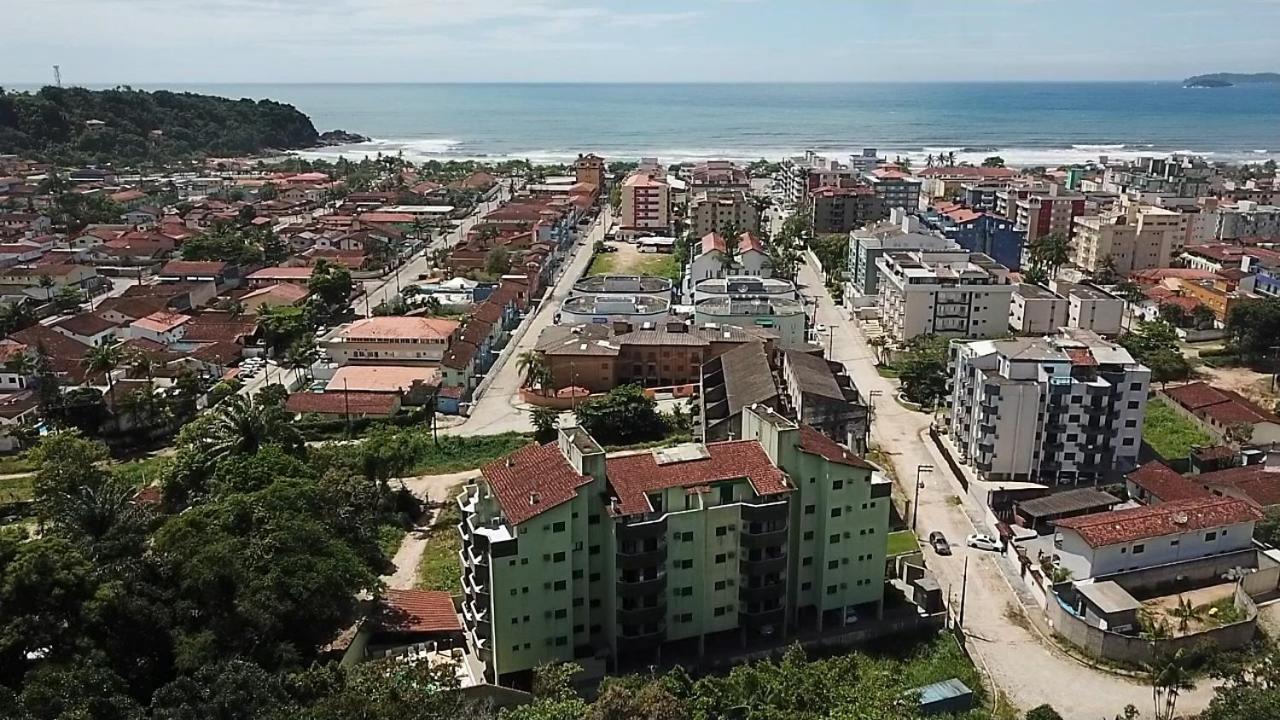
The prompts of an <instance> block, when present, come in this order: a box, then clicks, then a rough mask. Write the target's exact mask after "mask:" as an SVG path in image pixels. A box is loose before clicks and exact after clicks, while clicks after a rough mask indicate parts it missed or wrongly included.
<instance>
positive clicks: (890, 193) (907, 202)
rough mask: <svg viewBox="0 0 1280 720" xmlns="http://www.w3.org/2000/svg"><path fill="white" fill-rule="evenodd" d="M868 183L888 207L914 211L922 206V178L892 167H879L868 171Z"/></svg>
mask: <svg viewBox="0 0 1280 720" xmlns="http://www.w3.org/2000/svg"><path fill="white" fill-rule="evenodd" d="M864 177H865V179H866V181H867V184H869V185H870V186H871V190H872V192H874V193H875V195H876V197H878V198H880V200H881V201H883V202H884V206H885V208H887V209H890V210H891V209H893V208H903V209H905V210H907V211H908V212H914V211H915V210H917V209H919V207H920V186H921V184H922V183H921V180H920V178H917V177H913V176H911V175H908V174H907V173H905V172H903V171H901V170H899V169H897V168H892V167H886V168H878V169H876V170H872V171H871V172H869V173H867V174H866V175H865V176H864Z"/></svg>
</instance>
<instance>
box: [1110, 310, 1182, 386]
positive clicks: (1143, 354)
mask: <svg viewBox="0 0 1280 720" xmlns="http://www.w3.org/2000/svg"><path fill="white" fill-rule="evenodd" d="M1118 342H1119V344H1120V346H1121V347H1123V348H1124V349H1125V350H1128V351H1129V353H1130V354H1131V355H1133V357H1134V359H1135V360H1137V361H1138V362H1140V363H1142V364H1144V365H1146V366H1148V367H1150V368H1151V369H1152V372H1153V374H1154V379H1155V380H1157V381H1158V382H1167V381H1169V380H1178V379H1181V378H1184V377H1186V376H1187V375H1188V374H1189V373H1190V365H1189V364H1188V363H1187V361H1186V359H1185V358H1183V357H1182V350H1181V349H1180V348H1179V346H1178V331H1177V330H1175V329H1174V327H1173V326H1172V325H1170V324H1169V323H1167V322H1164V321H1163V320H1154V321H1150V322H1146V321H1144V322H1140V323H1138V325H1137V327H1135V328H1132V329H1130V330H1129V332H1127V333H1125V334H1124V335H1121V336H1120V339H1119V340H1118ZM1180 358H1181V359H1180Z"/></svg>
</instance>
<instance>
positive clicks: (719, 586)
mask: <svg viewBox="0 0 1280 720" xmlns="http://www.w3.org/2000/svg"><path fill="white" fill-rule="evenodd" d="M715 588H716V590H723V589H724V581H723V580H717V581H716V585H715Z"/></svg>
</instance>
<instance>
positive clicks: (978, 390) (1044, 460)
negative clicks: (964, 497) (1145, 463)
mask: <svg viewBox="0 0 1280 720" xmlns="http://www.w3.org/2000/svg"><path fill="white" fill-rule="evenodd" d="M951 366H952V368H953V374H952V385H951V387H952V395H951V413H950V418H949V422H950V436H951V438H952V440H953V441H954V442H955V444H956V447H957V448H958V449H959V452H960V459H961V461H963V462H966V463H968V464H970V465H972V466H973V467H974V468H975V469H976V470H977V471H978V474H979V475H981V476H982V477H983V478H984V479H988V480H1015V481H1029V482H1040V483H1044V484H1047V485H1059V484H1071V483H1078V482H1090V483H1092V482H1095V481H1102V480H1106V479H1110V478H1111V477H1112V476H1113V475H1115V474H1117V473H1125V472H1128V471H1130V470H1132V469H1133V468H1135V467H1137V461H1138V450H1139V448H1140V446H1141V445H1142V421H1143V418H1144V417H1145V414H1146V407H1147V390H1148V388H1149V386H1150V382H1151V371H1150V370H1148V369H1147V368H1146V367H1144V366H1143V365H1141V364H1139V363H1138V362H1137V361H1135V360H1134V359H1133V357H1132V356H1131V355H1130V354H1129V352H1128V351H1126V350H1125V349H1124V348H1121V347H1120V346H1118V345H1115V344H1113V343H1110V342H1107V341H1106V340H1103V339H1102V338H1101V337H1099V336H1098V335H1097V334H1095V333H1090V332H1087V331H1082V330H1068V331H1064V333H1063V334H1062V335H1058V336H1055V337H1041V338H1014V339H1011V340H983V341H977V342H963V341H953V342H952V343H951Z"/></svg>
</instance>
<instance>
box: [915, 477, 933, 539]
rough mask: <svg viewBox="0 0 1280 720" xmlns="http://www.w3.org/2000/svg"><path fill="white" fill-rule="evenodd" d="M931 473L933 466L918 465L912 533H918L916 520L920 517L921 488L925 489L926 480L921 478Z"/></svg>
mask: <svg viewBox="0 0 1280 720" xmlns="http://www.w3.org/2000/svg"><path fill="white" fill-rule="evenodd" d="M931 472H933V466H932V465H916V499H915V501H914V503H913V504H912V506H911V532H915V531H916V518H918V517H920V488H922V487H924V480H921V479H920V476H921V475H923V474H924V473H931Z"/></svg>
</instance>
